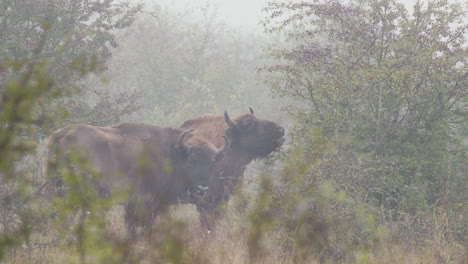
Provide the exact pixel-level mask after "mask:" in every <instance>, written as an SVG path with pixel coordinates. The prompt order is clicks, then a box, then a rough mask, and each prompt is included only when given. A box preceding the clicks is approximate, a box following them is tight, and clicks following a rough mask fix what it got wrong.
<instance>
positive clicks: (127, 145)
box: [47, 123, 229, 233]
mask: <svg viewBox="0 0 468 264" xmlns="http://www.w3.org/2000/svg"><path fill="white" fill-rule="evenodd" d="M189 134H193V129H181V128H162V127H157V126H153V125H147V124H140V123H124V124H120V125H116V126H111V127H98V126H89V125H81V124H79V125H71V126H68V127H66V128H63V129H60V130H57V131H55V132H54V133H53V134H52V135H51V137H50V139H49V143H48V146H49V158H48V165H47V167H48V172H47V175H49V182H50V184H49V185H51V186H52V187H57V188H60V187H61V185H62V180H61V177H60V175H57V174H58V171H59V170H60V168H63V167H70V165H71V164H70V160H69V158H70V157H71V156H72V153H78V154H79V155H80V156H83V157H87V160H88V162H89V164H90V165H91V166H92V168H94V169H95V170H96V171H97V173H98V175H99V177H97V178H95V179H93V180H92V184H93V186H94V187H96V189H97V191H98V194H99V195H101V196H107V195H110V194H111V191H112V190H113V189H115V188H117V189H119V190H122V188H124V189H126V190H127V191H128V201H127V203H126V206H125V220H126V221H125V222H126V225H127V228H128V230H129V232H131V233H133V232H134V231H135V227H136V226H138V225H140V226H143V227H145V228H150V227H151V225H152V223H153V221H154V219H155V218H156V216H157V213H158V212H159V211H161V210H162V209H164V208H165V207H167V206H168V205H170V204H174V203H178V202H185V203H196V202H197V199H198V198H199V197H201V196H202V194H203V192H204V191H206V186H207V185H208V180H209V179H210V174H211V173H212V171H213V168H214V165H215V163H216V161H217V160H220V159H221V158H222V156H223V154H224V153H225V152H226V151H227V150H228V149H229V140H228V139H227V138H226V137H225V136H221V135H220V137H224V142H225V144H222V145H220V147H216V146H215V145H214V144H213V143H211V142H210V141H207V140H205V139H204V138H203V137H200V136H194V135H192V136H190V137H187V135H189ZM54 189H55V188H54Z"/></svg>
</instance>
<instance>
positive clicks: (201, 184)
mask: <svg viewBox="0 0 468 264" xmlns="http://www.w3.org/2000/svg"><path fill="white" fill-rule="evenodd" d="M192 131H194V130H193V129H189V130H186V131H184V132H182V133H181V134H180V136H179V139H178V148H177V152H178V153H179V155H180V157H179V158H180V159H181V163H180V164H177V165H176V166H175V168H176V169H177V170H178V172H176V174H177V175H179V176H181V177H182V179H183V181H184V185H185V186H186V187H188V192H189V196H190V197H189V198H194V196H195V197H199V196H203V195H204V194H205V192H206V191H207V190H208V185H209V180H210V178H211V174H212V173H213V168H214V166H215V164H216V162H217V161H218V160H219V159H220V158H221V157H222V156H223V154H224V152H226V151H227V150H228V149H229V148H230V141H229V139H228V138H227V137H226V136H224V135H223V137H224V140H225V141H226V143H225V145H224V146H223V147H221V148H220V149H217V148H216V146H215V145H214V144H212V143H211V142H209V141H208V140H206V139H205V138H203V137H200V136H192V137H188V138H187V139H186V136H187V135H188V134H189V133H190V132H192Z"/></svg>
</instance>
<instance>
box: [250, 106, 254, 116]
mask: <svg viewBox="0 0 468 264" xmlns="http://www.w3.org/2000/svg"><path fill="white" fill-rule="evenodd" d="M249 110H250V113H251V114H252V115H253V114H254V111H253V109H252V107H250V106H249Z"/></svg>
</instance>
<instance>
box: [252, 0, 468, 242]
mask: <svg viewBox="0 0 468 264" xmlns="http://www.w3.org/2000/svg"><path fill="white" fill-rule="evenodd" d="M265 10H266V12H267V13H268V17H267V19H266V21H265V30H266V32H269V33H272V34H273V33H275V34H283V35H285V36H287V37H286V41H287V44H286V45H285V44H284V43H273V44H271V45H270V47H268V49H267V52H268V55H269V57H270V58H271V59H273V63H271V64H270V65H268V66H265V67H264V68H262V69H261V71H262V72H263V73H264V74H265V75H266V78H265V79H266V82H267V83H268V84H269V85H270V86H271V87H272V89H273V90H274V92H275V93H276V94H277V95H279V96H281V97H285V98H290V99H293V100H294V102H295V103H294V104H292V105H291V106H290V108H289V110H290V112H291V113H292V114H293V116H294V117H295V118H296V125H295V129H294V131H293V132H292V133H293V135H292V139H293V140H292V145H293V147H292V148H291V154H293V155H296V154H295V153H296V152H298V151H299V153H305V154H302V156H300V157H298V159H299V160H298V161H294V162H293V165H292V166H291V167H289V165H287V164H286V172H287V173H288V174H289V173H291V172H294V173H293V176H292V177H290V178H288V179H287V180H286V182H285V185H286V186H290V185H292V186H297V187H296V188H297V189H298V190H301V191H300V192H301V193H303V192H305V193H311V192H314V191H317V190H315V189H312V190H308V191H307V190H304V188H308V187H307V186H309V184H308V183H311V182H312V183H313V182H315V185H316V186H321V185H322V181H323V180H325V179H327V180H328V181H330V183H331V184H332V186H334V187H333V188H336V189H337V190H336V192H337V193H340V192H341V191H346V194H347V197H349V198H350V199H353V200H354V201H355V202H354V203H355V205H353V207H356V208H359V207H362V206H364V207H368V208H369V211H370V212H372V213H373V214H374V215H375V216H376V218H375V220H373V222H376V223H389V222H396V223H399V224H400V225H401V226H400V228H401V229H400V228H396V230H392V231H394V234H397V233H398V234H399V235H402V233H405V232H411V234H410V236H414V238H416V237H419V236H420V235H422V236H423V237H424V236H425V237H426V238H427V235H428V234H427V232H425V231H424V228H422V224H420V222H421V221H422V219H426V220H427V221H428V222H430V223H431V225H432V224H434V225H435V218H434V217H433V212H434V210H435V209H434V208H436V207H439V208H443V210H447V211H450V212H451V213H452V214H454V215H455V214H459V213H461V211H460V207H458V204H460V203H466V197H464V196H463V195H460V194H461V193H464V191H463V190H462V189H467V188H468V187H467V184H466V180H463V179H466V162H465V164H464V165H462V163H464V162H463V160H466V136H467V135H466V128H463V126H464V121H465V119H466V116H467V111H466V110H467V108H466V107H467V102H466V99H467V90H466V87H468V83H467V80H468V78H467V71H466V62H467V58H468V49H467V45H466V28H467V24H466V19H465V17H466V14H467V10H466V6H463V5H462V4H460V3H454V4H450V3H448V2H447V1H438V0H435V1H429V2H427V3H422V2H417V3H416V4H415V5H414V7H413V10H412V12H411V13H410V12H409V11H408V10H407V9H406V8H405V6H404V5H403V4H400V3H398V2H396V1H393V0H392V1H388V0H382V1H350V2H347V3H343V2H342V1H314V2H311V3H308V2H301V3H293V2H291V3H276V2H273V3H270V4H269V6H268V7H267V8H266V9H265ZM311 131H312V132H311ZM313 131H320V133H319V134H317V133H314V132H313ZM463 141H465V142H463ZM323 142H326V145H325V146H327V148H326V149H324V148H323V146H324V144H323ZM314 153H318V155H316V154H314ZM317 156H319V160H317V158H318V157H317ZM289 162H291V161H289ZM297 162H298V163H299V164H298V165H296V164H295V163H297ZM314 162H317V163H316V164H315V165H313V166H312V167H310V166H309V165H308V164H310V163H314ZM455 164H457V165H455ZM454 166H455V167H454ZM304 183H305V184H304ZM460 185H461V186H463V187H461V186H460ZM312 186H314V185H312ZM454 191H456V192H457V193H454ZM456 196H458V197H456ZM306 197H308V196H304V197H303V196H299V197H296V199H297V200H302V199H304V200H305V199H307V198H306ZM325 198H326V199H325V200H328V199H329V198H327V196H325ZM340 199H341V198H340ZM318 200H321V199H318ZM314 202H318V201H316V200H314ZM335 202H337V201H335ZM329 206H331V205H329ZM334 206H336V205H334ZM353 207H351V208H353ZM325 208H326V207H325ZM356 208H355V209H356ZM356 210H359V209H356ZM462 210H463V209H462ZM339 212H340V211H339V210H337V211H333V212H332V213H338V214H340V213H339ZM339 216H340V215H338V216H337V219H340V217H339ZM341 219H342V218H341ZM424 221H425V220H424ZM358 222H359V221H358ZM449 222H450V223H452V226H451V227H447V230H450V231H448V233H450V232H452V233H456V232H459V231H457V230H459V226H460V225H462V223H461V222H460V219H458V218H456V217H453V218H450V220H449ZM357 225H358V226H360V225H361V224H357ZM346 226H347V228H350V227H349V226H348V225H346ZM397 226H398V225H397ZM420 228H421V229H420ZM344 232H346V231H344ZM400 232H401V233H400ZM348 233H349V230H348ZM371 233H372V232H371ZM354 234H356V233H354ZM406 235H408V233H406ZM342 237H343V238H345V237H346V235H342ZM358 237H360V236H358ZM364 240H366V239H364ZM419 241H420V242H423V241H424V239H421V240H419Z"/></svg>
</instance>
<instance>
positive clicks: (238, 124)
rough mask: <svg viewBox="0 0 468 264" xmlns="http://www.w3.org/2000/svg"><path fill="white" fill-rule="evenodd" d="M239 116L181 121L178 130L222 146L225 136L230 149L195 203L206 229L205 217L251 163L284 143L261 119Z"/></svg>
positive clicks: (279, 129)
mask: <svg viewBox="0 0 468 264" xmlns="http://www.w3.org/2000/svg"><path fill="white" fill-rule="evenodd" d="M249 109H250V113H246V114H243V115H240V116H238V117H236V118H234V119H232V120H231V118H230V117H229V115H228V113H227V111H224V116H220V115H203V116H200V117H197V118H195V119H191V120H187V121H185V122H184V123H183V124H182V125H181V126H180V128H182V129H195V130H196V132H194V133H193V135H192V136H199V137H203V138H206V139H207V140H209V141H211V142H212V143H213V144H214V145H216V146H218V147H220V146H222V144H223V143H222V141H221V140H219V138H220V137H221V135H226V136H227V137H228V138H229V139H230V140H231V143H230V146H231V149H230V150H228V151H227V152H226V153H225V155H224V156H223V158H222V159H221V160H220V161H219V162H218V163H216V166H215V168H214V171H213V173H212V174H211V179H210V181H209V185H208V186H209V188H208V193H207V195H206V196H205V197H204V198H205V199H204V200H202V201H199V202H198V203H197V209H198V211H199V212H200V215H201V220H202V224H203V225H204V226H205V227H207V228H208V229H210V224H209V223H208V217H207V216H208V214H210V213H212V212H216V208H217V207H218V205H219V204H220V203H221V202H223V201H227V200H228V199H229V197H230V195H231V194H232V191H233V187H234V185H235V184H236V183H237V182H238V181H239V180H240V178H241V177H242V175H243V174H244V171H245V168H246V166H247V165H248V164H249V163H250V162H251V161H252V160H254V159H257V158H264V157H267V156H268V155H269V154H271V153H272V152H274V151H275V150H277V149H278V148H279V147H281V146H282V144H283V143H284V128H283V127H281V126H280V125H278V124H276V123H274V122H272V121H269V120H264V119H259V118H256V117H255V115H254V111H253V109H252V108H250V107H249Z"/></svg>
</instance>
